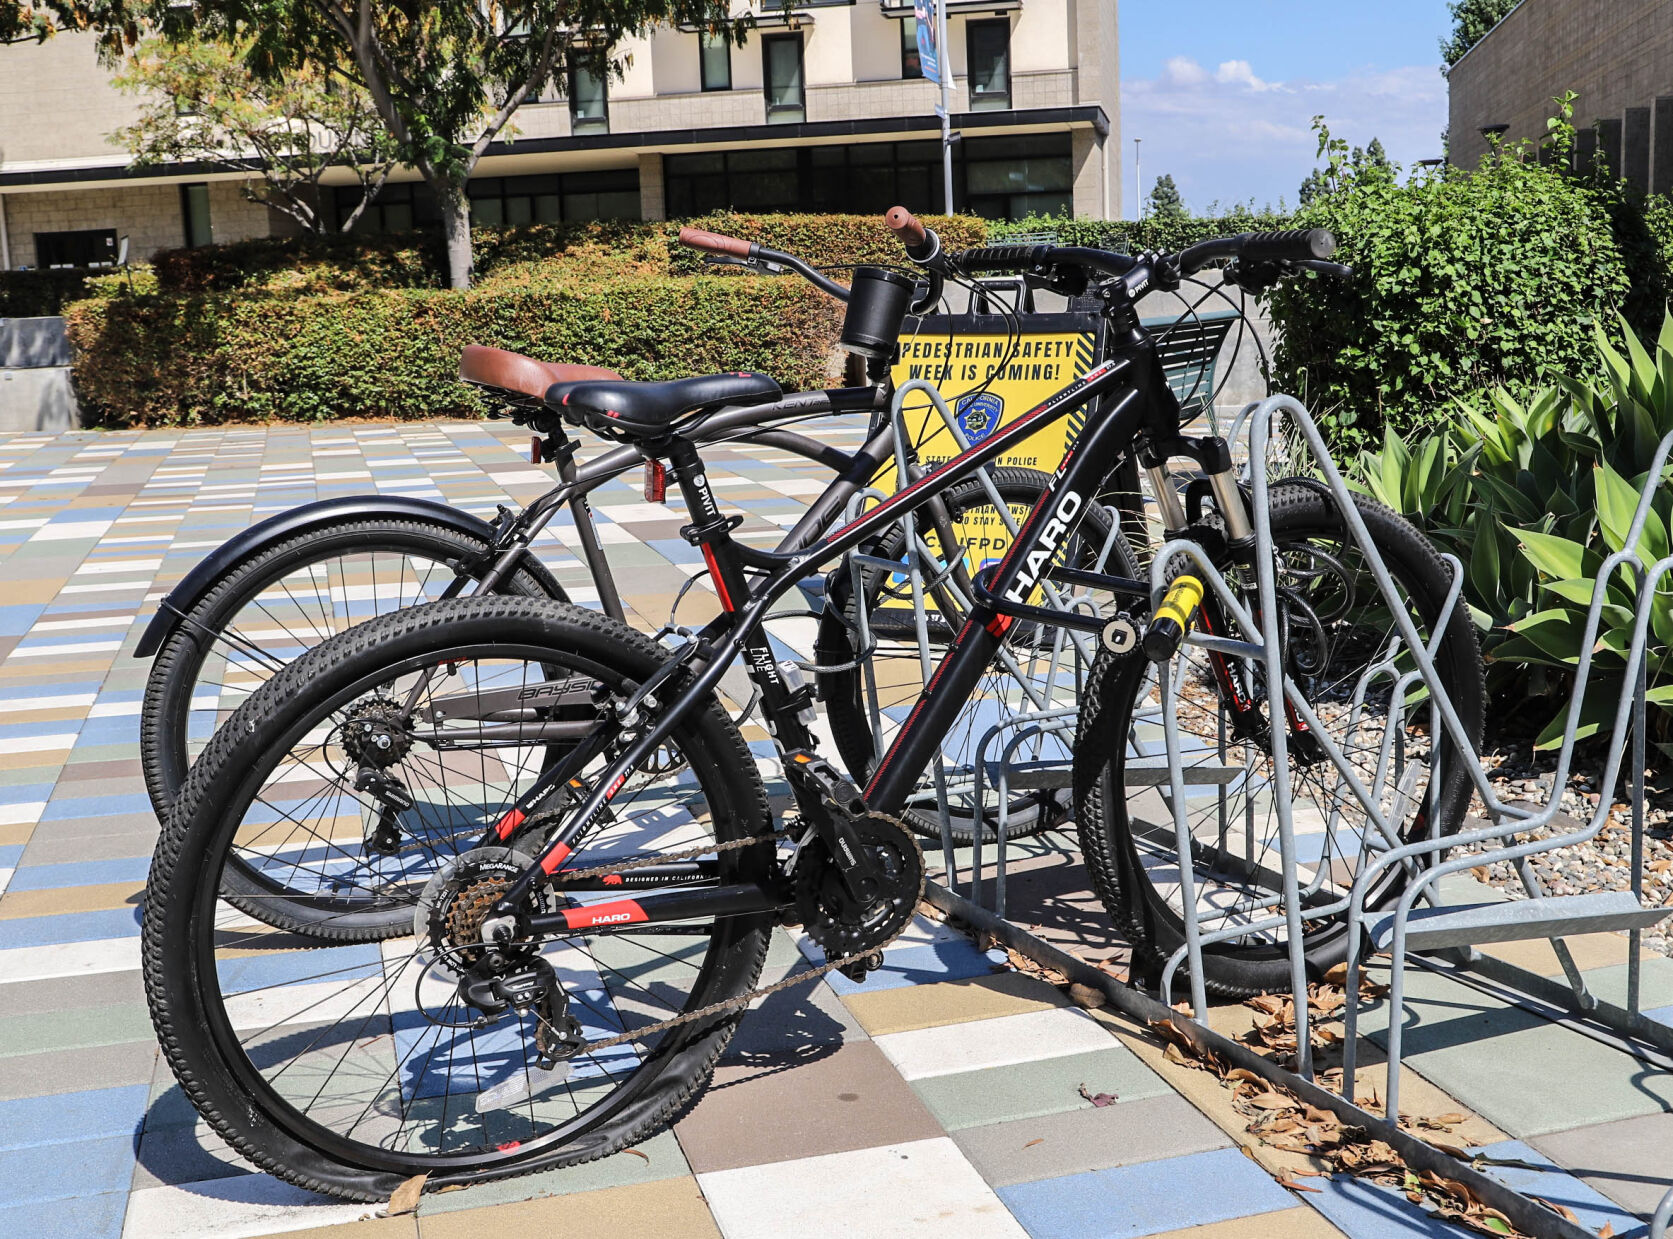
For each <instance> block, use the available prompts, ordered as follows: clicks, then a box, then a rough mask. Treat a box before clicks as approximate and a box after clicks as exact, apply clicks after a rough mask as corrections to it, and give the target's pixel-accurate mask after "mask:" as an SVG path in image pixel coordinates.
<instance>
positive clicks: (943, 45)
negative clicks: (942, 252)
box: [935, 0, 969, 215]
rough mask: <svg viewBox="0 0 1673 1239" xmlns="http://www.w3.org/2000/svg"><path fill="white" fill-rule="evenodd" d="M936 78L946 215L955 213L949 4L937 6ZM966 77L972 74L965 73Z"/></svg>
mask: <svg viewBox="0 0 1673 1239" xmlns="http://www.w3.org/2000/svg"><path fill="white" fill-rule="evenodd" d="M935 45H936V47H937V49H939V50H938V51H937V53H936V65H935V76H936V77H938V78H940V79H941V188H942V201H943V202H945V203H946V204H947V214H948V215H951V214H952V213H953V130H952V125H953V122H952V117H951V116H950V115H949V95H950V91H949V89H948V87H949V85H950V84H951V80H952V76H953V49H952V48H951V47H949V46H948V45H947V0H936V4H935ZM965 76H966V77H968V76H969V71H968V70H966V74H965Z"/></svg>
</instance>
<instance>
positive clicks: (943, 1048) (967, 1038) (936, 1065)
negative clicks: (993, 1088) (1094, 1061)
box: [875, 1007, 1115, 1080]
mask: <svg viewBox="0 0 1673 1239" xmlns="http://www.w3.org/2000/svg"><path fill="white" fill-rule="evenodd" d="M875 1040H876V1042H877V1045H878V1047H879V1048H880V1049H881V1050H882V1051H883V1052H884V1053H885V1054H887V1055H888V1056H889V1061H890V1062H892V1063H893V1064H894V1065H895V1067H896V1068H897V1069H898V1070H899V1071H900V1073H901V1075H903V1076H905V1077H906V1078H907V1079H908V1080H916V1079H921V1078H923V1077H926V1076H936V1075H950V1074H952V1073H953V1072H958V1071H976V1070H980V1069H982V1068H984V1067H1004V1066H1009V1065H1011V1064H1013V1063H1025V1062H1032V1061H1034V1060H1036V1059H1041V1058H1058V1057H1062V1056H1064V1055H1068V1054H1084V1053H1087V1052H1089V1051H1092V1050H1107V1049H1109V1048H1110V1047H1111V1046H1112V1045H1113V1044H1115V1042H1114V1039H1113V1038H1112V1037H1111V1036H1110V1034H1109V1032H1108V1031H1106V1030H1105V1028H1104V1027H1103V1025H1101V1024H1099V1023H1098V1021H1097V1020H1095V1019H1093V1018H1092V1017H1091V1016H1090V1015H1088V1014H1087V1013H1086V1012H1085V1011H1082V1010H1080V1009H1079V1008H1076V1007H1062V1008H1053V1009H1050V1010H1046V1011H1028V1012H1024V1013H1022V1014H1020V1015H1005V1016H1000V1017H998V1018H997V1019H991V1020H977V1021H975V1022H973V1023H970V1024H953V1025H943V1026H940V1027H934V1028H919V1029H913V1030H911V1031H908V1032H898V1033H889V1034H887V1035H885V1036H881V1037H877V1038H876V1039H875Z"/></svg>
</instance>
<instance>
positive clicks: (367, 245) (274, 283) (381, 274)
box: [153, 213, 986, 294]
mask: <svg viewBox="0 0 1673 1239" xmlns="http://www.w3.org/2000/svg"><path fill="white" fill-rule="evenodd" d="M685 222H689V223H691V224H693V225H695V226H697V227H699V228H706V229H708V230H709V231H711V232H727V233H731V234H732V235H734V236H740V237H744V238H746V239H748V240H751V241H760V242H762V243H764V244H766V245H768V246H771V247H772V248H775V249H783V250H789V251H790V252H791V253H794V254H797V255H799V256H800V257H803V258H806V259H807V260H808V261H809V262H811V263H813V264H814V265H815V266H841V265H844V264H851V263H858V262H878V263H893V264H896V265H898V264H900V263H902V262H903V261H904V260H905V256H904V255H903V254H902V252H901V248H900V243H899V242H898V241H896V240H895V238H894V234H892V233H891V232H890V231H889V230H888V228H887V227H885V226H884V224H883V222H882V219H881V218H880V217H877V216H871V215H735V214H731V213H722V214H717V215H707V216H704V217H702V218H701V219H695V220H690V221H685ZM932 222H933V223H934V225H935V226H936V227H937V228H938V229H939V230H940V231H941V232H942V235H943V240H944V241H945V242H946V244H947V245H948V247H949V248H953V249H959V248H963V247H965V246H970V245H980V244H981V243H982V240H983V238H984V237H985V236H986V228H985V222H984V221H983V220H980V219H977V218H975V217H974V216H957V217H954V218H951V219H942V218H937V219H935V220H933V221H932ZM680 227H681V224H680V223H679V222H675V223H642V222H640V221H637V220H601V221H592V222H585V223H566V224H527V225H522V226H519V227H514V228H476V229H473V230H472V241H473V246H474V252H475V260H476V276H477V284H478V286H479V287H494V286H503V285H521V286H526V285H529V284H532V283H536V282H539V281H541V280H543V279H546V278H548V277H561V278H571V279H584V280H596V279H613V278H620V277H623V276H631V277H651V276H662V275H695V274H697V273H698V272H700V271H707V270H710V269H709V268H705V267H704V266H703V262H702V255H700V254H698V253H697V252H696V251H694V250H688V249H686V248H685V247H684V246H682V245H680V244H679V243H678V241H677V239H676V238H677V236H678V233H679V229H680ZM153 261H154V265H155V267H156V270H157V279H158V283H159V285H160V286H161V287H162V288H163V289H164V290H165V291H167V292H171V293H217V292H231V291H234V290H238V289H246V290H251V291H257V290H259V291H265V292H275V293H295V294H312V293H327V292H348V291H352V290H355V289H374V288H441V287H443V286H445V284H446V279H445V264H444V262H443V254H442V246H441V238H440V236H439V235H433V234H431V233H428V232H412V233H401V234H394V235H378V234H367V235H362V234H352V235H349V236H340V235H339V236H302V237H261V238H257V239H254V240H249V241H236V242H233V243H231V244H229V245H206V246H200V247H198V248H196V249H181V250H167V251H165V252H163V253H161V254H158V255H157V256H156V258H155V259H154V260H153Z"/></svg>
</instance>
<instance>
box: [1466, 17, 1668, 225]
mask: <svg viewBox="0 0 1673 1239" xmlns="http://www.w3.org/2000/svg"><path fill="white" fill-rule="evenodd" d="M1448 86H1449V95H1450V101H1449V108H1448V110H1449V114H1450V158H1451V160H1452V162H1453V163H1454V164H1458V165H1460V166H1463V167H1473V166H1474V165H1475V164H1476V163H1477V162H1478V161H1479V160H1480V159H1481V157H1482V155H1484V154H1485V153H1486V152H1487V149H1488V141H1489V135H1491V134H1494V133H1502V134H1503V138H1504V140H1505V141H1516V140H1519V139H1522V138H1539V137H1541V136H1542V135H1543V134H1544V133H1545V132H1546V125H1545V122H1546V119H1547V118H1548V117H1550V116H1551V115H1552V114H1553V112H1554V111H1555V104H1553V102H1552V100H1553V99H1555V98H1557V97H1558V96H1560V95H1562V94H1564V93H1565V92H1567V91H1574V92H1575V94H1577V95H1578V96H1579V98H1577V99H1576V100H1575V104H1574V123H1575V127H1576V128H1577V130H1578V131H1579V132H1578V134H1577V135H1576V142H1575V146H1576V155H1577V157H1578V158H1579V159H1580V160H1582V161H1583V162H1585V163H1590V162H1591V160H1592V158H1593V156H1594V155H1595V154H1596V153H1598V152H1602V154H1603V157H1604V159H1605V160H1606V161H1607V162H1608V164H1609V167H1610V168H1611V169H1613V170H1614V171H1615V173H1616V175H1617V176H1620V177H1623V178H1625V179H1626V180H1628V181H1630V182H1632V183H1633V184H1635V185H1637V186H1638V187H1639V188H1641V189H1644V190H1654V191H1655V192H1657V193H1669V192H1673V0H1522V3H1521V4H1519V5H1517V6H1516V7H1515V8H1514V9H1512V10H1511V11H1510V13H1509V14H1507V15H1506V17H1505V18H1504V20H1503V21H1501V22H1500V23H1499V24H1498V25H1497V26H1495V27H1494V28H1493V29H1492V30H1491V31H1489V32H1488V34H1487V35H1486V36H1485V37H1484V38H1483V39H1482V40H1481V41H1480V42H1479V43H1477V44H1476V45H1475V46H1474V47H1472V48H1471V49H1470V50H1469V52H1467V53H1466V54H1465V56H1464V57H1463V59H1461V60H1460V61H1458V63H1457V64H1455V65H1453V66H1452V69H1451V70H1450V72H1449V73H1448Z"/></svg>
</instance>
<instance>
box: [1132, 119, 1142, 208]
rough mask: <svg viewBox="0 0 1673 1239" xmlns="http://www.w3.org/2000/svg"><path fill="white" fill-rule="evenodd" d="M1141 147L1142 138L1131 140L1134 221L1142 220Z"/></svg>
mask: <svg viewBox="0 0 1673 1239" xmlns="http://www.w3.org/2000/svg"><path fill="white" fill-rule="evenodd" d="M1143 145H1144V139H1143V138H1134V139H1133V202H1134V204H1135V212H1134V218H1136V219H1143V218H1144V165H1143V164H1141V163H1140V162H1139V148H1140V147H1141V146H1143Z"/></svg>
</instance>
